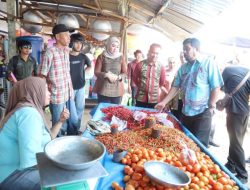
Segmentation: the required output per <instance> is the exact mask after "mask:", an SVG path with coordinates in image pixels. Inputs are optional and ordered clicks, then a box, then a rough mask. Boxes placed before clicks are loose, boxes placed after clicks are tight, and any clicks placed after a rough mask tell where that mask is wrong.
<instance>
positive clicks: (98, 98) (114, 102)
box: [97, 94, 122, 104]
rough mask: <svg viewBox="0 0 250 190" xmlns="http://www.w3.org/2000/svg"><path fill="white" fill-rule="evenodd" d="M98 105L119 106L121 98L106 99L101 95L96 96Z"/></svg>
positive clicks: (106, 97)
mask: <svg viewBox="0 0 250 190" xmlns="http://www.w3.org/2000/svg"><path fill="white" fill-rule="evenodd" d="M97 101H98V103H111V104H121V101H122V97H121V96H118V97H108V96H103V95H101V94H97Z"/></svg>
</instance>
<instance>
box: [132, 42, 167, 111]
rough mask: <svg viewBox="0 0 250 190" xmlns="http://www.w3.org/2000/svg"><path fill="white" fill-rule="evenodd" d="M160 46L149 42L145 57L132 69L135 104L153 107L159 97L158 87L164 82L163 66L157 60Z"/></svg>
mask: <svg viewBox="0 0 250 190" xmlns="http://www.w3.org/2000/svg"><path fill="white" fill-rule="evenodd" d="M160 52H161V46H160V45H159V44H156V43H154V44H151V46H150V48H149V51H148V55H147V59H146V60H143V61H141V62H140V63H138V64H137V65H136V67H135V70H134V76H133V81H134V83H135V84H136V86H137V88H138V90H137V94H136V106H138V107H146V108H154V106H155V105H156V104H157V102H158V100H159V98H160V94H159V93H160V91H159V89H160V88H161V87H162V86H163V85H164V83H165V78H166V76H165V68H164V66H163V65H162V64H161V63H160V62H159V61H158V58H159V54H160Z"/></svg>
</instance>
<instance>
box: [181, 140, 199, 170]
mask: <svg viewBox="0 0 250 190" xmlns="http://www.w3.org/2000/svg"><path fill="white" fill-rule="evenodd" d="M181 148H182V150H181V153H180V156H179V160H180V161H181V162H182V163H183V164H185V165H194V164H196V163H198V161H197V157H196V154H195V152H194V151H193V150H192V149H190V148H188V147H187V145H186V144H185V143H184V142H181Z"/></svg>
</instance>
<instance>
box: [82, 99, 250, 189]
mask: <svg viewBox="0 0 250 190" xmlns="http://www.w3.org/2000/svg"><path fill="white" fill-rule="evenodd" d="M109 106H120V105H115V104H108V103H100V104H99V105H97V106H96V107H95V108H94V109H93V110H92V111H91V114H92V119H93V120H100V119H102V117H103V116H104V114H103V113H102V111H101V109H102V108H105V107H109ZM127 108H128V109H131V110H141V109H143V110H146V108H139V107H127ZM169 114H170V115H171V113H169ZM171 116H172V115H171ZM172 117H174V116H172ZM176 120H177V119H176ZM177 121H178V120H177ZM178 123H179V124H180V126H181V129H182V130H183V132H184V133H185V134H186V136H188V137H189V138H190V139H192V140H193V141H194V142H195V143H196V144H197V145H198V146H199V147H200V149H201V151H202V152H204V153H206V154H207V155H208V156H210V158H211V159H212V160H213V162H214V163H215V164H217V165H219V166H220V168H221V169H222V170H223V171H224V172H225V173H227V174H228V175H229V176H230V178H231V179H233V180H234V181H235V182H236V184H237V185H238V186H239V188H240V189H242V190H247V188H246V187H245V186H244V185H243V184H242V183H241V182H240V181H239V180H238V179H237V178H236V177H235V176H234V175H233V174H232V173H231V172H230V171H229V170H228V169H227V168H226V167H225V166H224V165H222V164H221V163H220V162H219V161H218V160H217V159H216V158H215V157H214V156H213V155H211V153H210V152H209V151H208V149H207V148H206V147H205V146H204V145H203V144H201V143H200V142H199V140H198V139H197V138H196V137H195V136H194V135H193V134H191V132H190V131H189V130H187V129H186V128H185V127H184V126H183V125H182V124H181V123H180V122H179V121H178ZM83 135H84V136H85V137H88V138H94V136H92V135H91V134H90V133H89V132H88V131H87V130H86V131H85V132H84V134H83ZM112 158H113V156H112V155H109V154H108V152H106V154H105V156H104V157H103V159H102V161H101V163H102V165H103V166H104V168H105V169H106V171H107V172H108V173H109V175H108V176H107V177H104V178H101V179H99V180H98V181H97V183H96V186H95V189H96V190H100V189H102V190H109V189H110V190H112V187H111V184H112V182H117V183H119V184H120V185H124V183H123V177H124V175H123V169H124V165H123V164H120V163H115V162H113V161H112Z"/></svg>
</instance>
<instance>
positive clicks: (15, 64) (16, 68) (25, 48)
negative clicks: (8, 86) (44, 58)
mask: <svg viewBox="0 0 250 190" xmlns="http://www.w3.org/2000/svg"><path fill="white" fill-rule="evenodd" d="M17 47H18V51H19V54H18V55H15V56H13V57H12V58H11V59H10V61H9V63H8V67H7V78H8V79H9V80H10V81H12V82H15V81H14V80H15V79H16V80H17V81H19V80H22V79H25V78H27V77H29V76H32V75H33V76H37V61H36V59H35V58H34V57H32V56H31V54H30V53H31V50H32V45H31V43H30V42H29V41H27V40H20V41H18V43H17ZM11 73H12V74H11ZM13 75H14V77H15V79H14V78H13Z"/></svg>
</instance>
